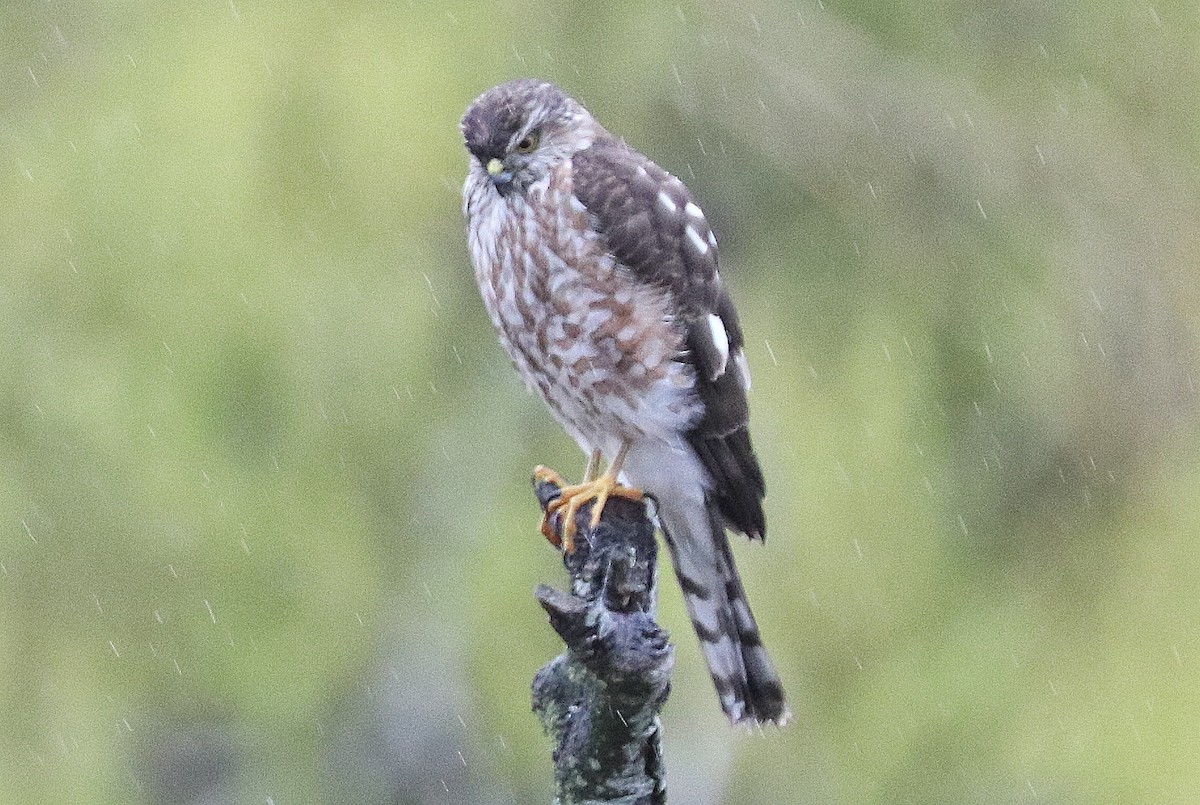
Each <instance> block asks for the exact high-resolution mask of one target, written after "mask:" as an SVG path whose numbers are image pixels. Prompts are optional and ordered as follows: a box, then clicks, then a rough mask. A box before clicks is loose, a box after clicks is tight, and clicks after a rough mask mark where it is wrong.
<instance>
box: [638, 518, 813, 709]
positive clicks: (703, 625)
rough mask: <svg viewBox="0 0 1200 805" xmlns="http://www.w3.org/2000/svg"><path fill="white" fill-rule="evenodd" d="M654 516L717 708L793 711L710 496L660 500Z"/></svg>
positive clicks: (721, 521) (720, 519) (721, 520)
mask: <svg viewBox="0 0 1200 805" xmlns="http://www.w3.org/2000/svg"><path fill="white" fill-rule="evenodd" d="M658 519H659V523H660V525H661V526H662V529H663V533H664V534H665V535H666V539H667V545H668V546H669V547H670V549H671V561H672V562H673V564H674V565H675V575H676V576H677V577H678V579H679V586H680V588H681V589H682V591H683V600H684V603H685V604H686V605H687V610H688V615H690V616H691V619H692V626H693V627H695V629H696V636H697V637H699V638H700V649H701V651H702V652H703V653H704V658H705V660H706V661H707V662H708V671H709V674H710V675H711V676H712V680H713V684H714V685H716V688H717V695H718V697H719V698H720V700H721V709H722V710H724V711H725V715H727V716H728V717H729V720H730V721H732V722H733V723H735V724H742V723H746V724H753V723H761V722H774V723H776V724H783V723H784V722H785V721H786V720H787V718H788V716H789V715H790V712H789V711H788V707H787V704H786V702H785V701H784V694H783V685H782V683H781V682H780V680H779V674H778V673H777V672H776V671H775V666H774V665H773V664H772V663H771V658H770V657H769V656H768V655H767V650H766V648H765V647H764V646H763V644H762V639H761V638H760V637H759V633H758V624H756V623H755V621H754V614H753V613H752V612H751V611H750V602H749V601H747V600H746V590H745V589H744V588H743V587H742V580H741V578H739V576H738V572H737V568H736V567H735V566H734V564H733V554H732V553H731V552H730V550H729V540H728V539H727V537H726V534H725V527H724V521H723V518H722V517H721V515H720V513H719V512H718V510H717V506H716V505H715V503H713V502H712V501H711V500H708V501H706V502H705V505H703V506H700V505H696V501H692V500H670V499H665V500H664V499H660V500H658Z"/></svg>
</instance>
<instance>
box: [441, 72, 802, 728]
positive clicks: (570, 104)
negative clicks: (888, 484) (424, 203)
mask: <svg viewBox="0 0 1200 805" xmlns="http://www.w3.org/2000/svg"><path fill="white" fill-rule="evenodd" d="M462 134H463V137H464V139H465V141H466V147H467V150H468V151H469V152H470V154H471V159H470V168H469V173H468V175H467V181H466V185H465V186H464V187H463V211H464V213H465V215H466V219H467V229H468V241H469V246H470V252H471V260H472V262H473V263H474V267H475V277H476V280H477V281H478V283H479V289H480V292H481V293H482V295H483V301H484V304H485V305H486V307H487V310H488V313H489V314H490V315H491V319H492V323H493V324H494V325H495V327H496V331H497V333H498V334H499V336H500V341H501V343H502V344H503V345H504V348H505V350H506V351H507V352H508V355H509V357H510V358H512V361H513V364H514V365H515V366H516V369H517V371H518V372H519V373H520V375H521V377H522V378H523V379H524V380H525V383H526V384H527V385H528V386H529V387H530V388H531V389H534V390H536V391H537V392H538V394H540V395H541V397H542V399H543V400H545V402H546V405H548V406H549V408H550V410H551V412H552V413H553V414H554V416H555V418H556V419H557V420H558V421H559V422H560V423H561V424H562V426H563V427H564V428H565V429H566V430H567V432H568V433H570V435H571V436H572V437H573V438H574V439H575V441H576V442H578V444H579V446H580V448H581V449H582V450H583V451H584V453H585V454H587V455H589V456H590V457H591V458H590V460H589V462H588V470H587V471H586V472H585V477H584V482H583V483H582V484H580V485H578V486H573V487H567V488H566V489H564V492H563V495H562V496H561V497H560V499H559V503H560V504H561V506H562V508H563V509H564V510H565V511H566V517H565V525H564V527H563V531H564V537H563V539H564V542H565V543H566V545H565V547H566V549H567V550H571V549H572V538H573V528H574V521H573V517H574V515H575V511H576V508H577V507H578V506H579V505H581V504H582V503H584V502H586V501H588V500H595V505H594V506H593V510H594V512H595V517H596V518H598V517H599V513H600V509H601V508H602V507H603V503H604V500H605V499H606V498H607V497H608V496H609V495H610V494H611V495H626V496H637V495H638V494H639V492H638V490H644V491H645V492H646V493H647V494H649V495H650V496H651V497H653V499H654V500H655V502H656V504H657V514H658V520H659V525H660V526H661V527H662V530H663V533H664V535H665V537H666V541H667V544H668V546H669V547H670V550H671V557H672V561H673V562H674V565H675V572H676V575H677V576H678V579H679V584H680V587H681V588H682V591H683V596H684V600H685V602H686V604H687V608H688V613H689V615H690V616H691V620H692V624H693V625H694V626H695V629H696V634H697V635H698V636H699V638H700V645H701V648H702V649H703V652H704V656H705V658H706V660H707V662H708V667H709V671H710V673H711V675H712V679H713V682H714V683H715V685H716V688H717V693H718V695H719V697H720V701H721V708H722V709H723V710H724V711H725V713H726V715H727V716H728V717H729V718H730V719H731V720H732V721H733V722H735V723H743V722H744V723H754V722H776V723H782V722H783V721H784V720H786V718H787V716H788V709H787V705H786V704H785V702H784V695H783V688H782V686H781V685H780V681H779V676H778V674H777V673H776V671H775V668H774V667H773V665H772V664H771V660H770V658H769V657H768V655H767V652H766V649H765V648H764V647H763V645H762V642H761V640H760V638H759V632H758V626H757V625H756V624H755V621H754V616H753V615H752V614H751V612H750V607H749V604H748V603H747V601H746V593H745V590H744V589H743V587H742V582H741V579H740V578H739V577H738V573H737V569H736V568H735V567H734V564H733V556H732V554H731V552H730V549H729V542H728V540H727V539H726V534H725V532H726V529H729V530H732V531H734V532H738V533H741V534H744V535H746V536H748V537H750V538H751V539H762V538H763V535H764V532H765V520H764V516H763V508H762V499H763V495H764V492H765V485H764V482H763V476H762V471H761V470H760V468H759V465H758V460H757V459H756V458H755V456H754V452H753V450H752V449H751V445H750V435H749V431H748V429H747V422H748V416H749V412H748V408H747V404H746V391H747V390H748V389H749V388H750V372H749V368H748V366H747V364H746V357H745V353H744V351H743V336H742V330H741V327H740V326H739V324H738V317H737V313H736V312H735V311H734V307H733V302H732V300H731V299H730V297H729V294H728V293H727V292H726V290H725V287H724V285H723V284H722V282H721V276H720V274H719V273H718V271H717V241H716V238H715V237H714V235H713V232H712V230H711V229H710V228H709V225H708V222H707V221H706V220H705V217H704V213H703V212H702V211H701V210H700V207H699V206H697V204H696V202H695V201H693V200H692V196H691V194H690V193H689V192H688V189H687V187H685V186H684V184H683V182H681V181H680V180H679V179H677V178H676V177H674V176H672V175H671V174H670V173H668V172H667V171H665V170H663V169H662V168H660V167H659V166H658V165H656V164H654V163H653V162H651V161H650V160H649V159H647V158H646V157H645V156H643V155H642V154H640V153H638V152H637V151H634V150H633V149H632V148H630V147H629V146H628V145H626V144H625V142H624V141H623V140H621V139H618V138H617V137H614V136H613V135H612V134H610V133H609V132H608V131H606V130H605V129H604V128H603V127H602V126H601V125H600V124H599V123H598V122H596V120H595V119H594V118H593V117H592V116H591V114H589V113H588V111H587V110H586V109H584V108H583V106H581V105H580V104H579V103H577V102H576V101H575V100H573V99H571V98H570V97H568V96H567V95H566V94H564V93H563V92H562V90H560V89H559V88H557V87H556V86H554V85H553V84H549V83H546V82H543V81H537V80H531V79H522V80H517V81H511V82H509V83H507V84H503V85H501V86H498V87H494V88H492V89H490V90H488V91H487V92H485V93H483V94H482V95H480V96H479V97H478V98H477V99H476V100H475V101H474V103H472V104H471V106H470V108H468V109H467V112H466V114H465V115H464V116H463V120H462ZM601 459H605V460H607V461H608V462H609V463H608V469H607V470H606V471H605V473H604V474H603V475H600V476H599V477H597V476H596V471H597V469H598V465H599V463H600V460H601ZM545 474H546V475H548V476H549V475H550V473H548V472H546V473H545ZM618 479H620V481H621V482H622V483H618Z"/></svg>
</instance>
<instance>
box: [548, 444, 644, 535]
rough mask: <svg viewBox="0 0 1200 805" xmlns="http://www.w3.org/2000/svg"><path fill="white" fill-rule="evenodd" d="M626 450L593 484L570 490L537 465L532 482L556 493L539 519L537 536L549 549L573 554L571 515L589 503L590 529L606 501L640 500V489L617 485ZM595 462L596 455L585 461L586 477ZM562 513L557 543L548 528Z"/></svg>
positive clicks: (597, 521) (624, 447) (587, 482)
mask: <svg viewBox="0 0 1200 805" xmlns="http://www.w3.org/2000/svg"><path fill="white" fill-rule="evenodd" d="M628 449H629V445H628V444H624V445H622V446H621V449H620V451H619V452H618V453H617V457H616V458H615V459H614V460H613V462H612V464H610V465H609V467H608V470H607V471H605V473H604V474H603V475H601V476H600V477H599V478H596V479H594V480H593V479H591V478H587V477H585V480H584V482H583V483H581V484H575V485H573V486H566V485H564V484H563V480H562V477H561V476H560V475H559V474H558V473H557V472H555V471H554V470H552V469H550V468H548V467H543V466H540V465H539V466H538V467H537V468H536V469H534V471H533V477H534V478H535V479H536V480H538V481H546V482H549V483H552V484H554V485H555V486H557V487H559V489H560V492H559V495H558V497H557V498H555V499H554V500H552V501H550V503H548V504H547V505H546V512H545V514H543V515H542V524H541V532H542V534H543V536H545V537H546V539H547V540H549V542H550V544H551V545H553V546H554V547H556V548H557V547H560V546H561V547H562V549H563V550H564V551H566V552H567V553H574V552H575V515H576V514H578V512H579V509H580V508H581V507H583V506H584V505H585V504H586V503H588V502H589V501H595V502H594V503H593V505H592V517H591V527H592V528H595V527H596V526H598V525H600V515H602V514H603V513H604V506H605V504H606V503H608V499H609V498H611V497H619V498H625V499H626V500H632V501H634V502H640V501H641V500H642V498H643V494H642V491H641V490H640V489H634V488H632V487H628V486H624V485H622V484H621V483H619V482H618V481H617V476H618V475H619V474H620V472H621V464H622V463H623V462H624V460H625V453H626V451H627V450H628ZM598 460H599V453H598V452H596V453H593V454H592V458H591V460H589V461H588V471H587V472H586V474H585V475H586V476H590V475H592V473H593V472H594V470H595V466H596V464H597V462H598ZM562 509H566V511H565V512H563V515H562V520H561V522H562V526H561V527H562V538H561V539H560V538H559V536H558V534H556V533H555V532H554V529H553V528H551V527H550V518H551V517H552V516H554V515H555V514H556V513H558V512H559V511H560V510H562Z"/></svg>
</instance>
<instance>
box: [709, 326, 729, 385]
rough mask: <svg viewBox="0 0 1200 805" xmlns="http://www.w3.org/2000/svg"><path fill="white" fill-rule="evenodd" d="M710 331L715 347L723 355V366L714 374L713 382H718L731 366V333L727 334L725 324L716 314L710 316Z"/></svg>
mask: <svg viewBox="0 0 1200 805" xmlns="http://www.w3.org/2000/svg"><path fill="white" fill-rule="evenodd" d="M708 329H709V331H710V332H711V333H712V342H713V346H714V347H716V348H717V352H718V353H720V355H721V365H720V366H719V367H717V371H715V372H713V380H716V379H717V378H718V377H720V376H721V375H723V374H725V367H726V366H728V365H729V333H727V332H725V322H723V321H721V317H720V316H718V315H717V314H716V313H709V314H708Z"/></svg>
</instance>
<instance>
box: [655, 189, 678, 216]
mask: <svg viewBox="0 0 1200 805" xmlns="http://www.w3.org/2000/svg"><path fill="white" fill-rule="evenodd" d="M658 203H659V204H660V205H661V206H662V208H663V209H664V210H666V211H667V212H670V213H675V212H678V211H679V207H678V206H677V205H676V204H675V201H674V200H673V199H672V198H671V197H670V196H668V195H667V192H666V191H665V190H659V191H658Z"/></svg>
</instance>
